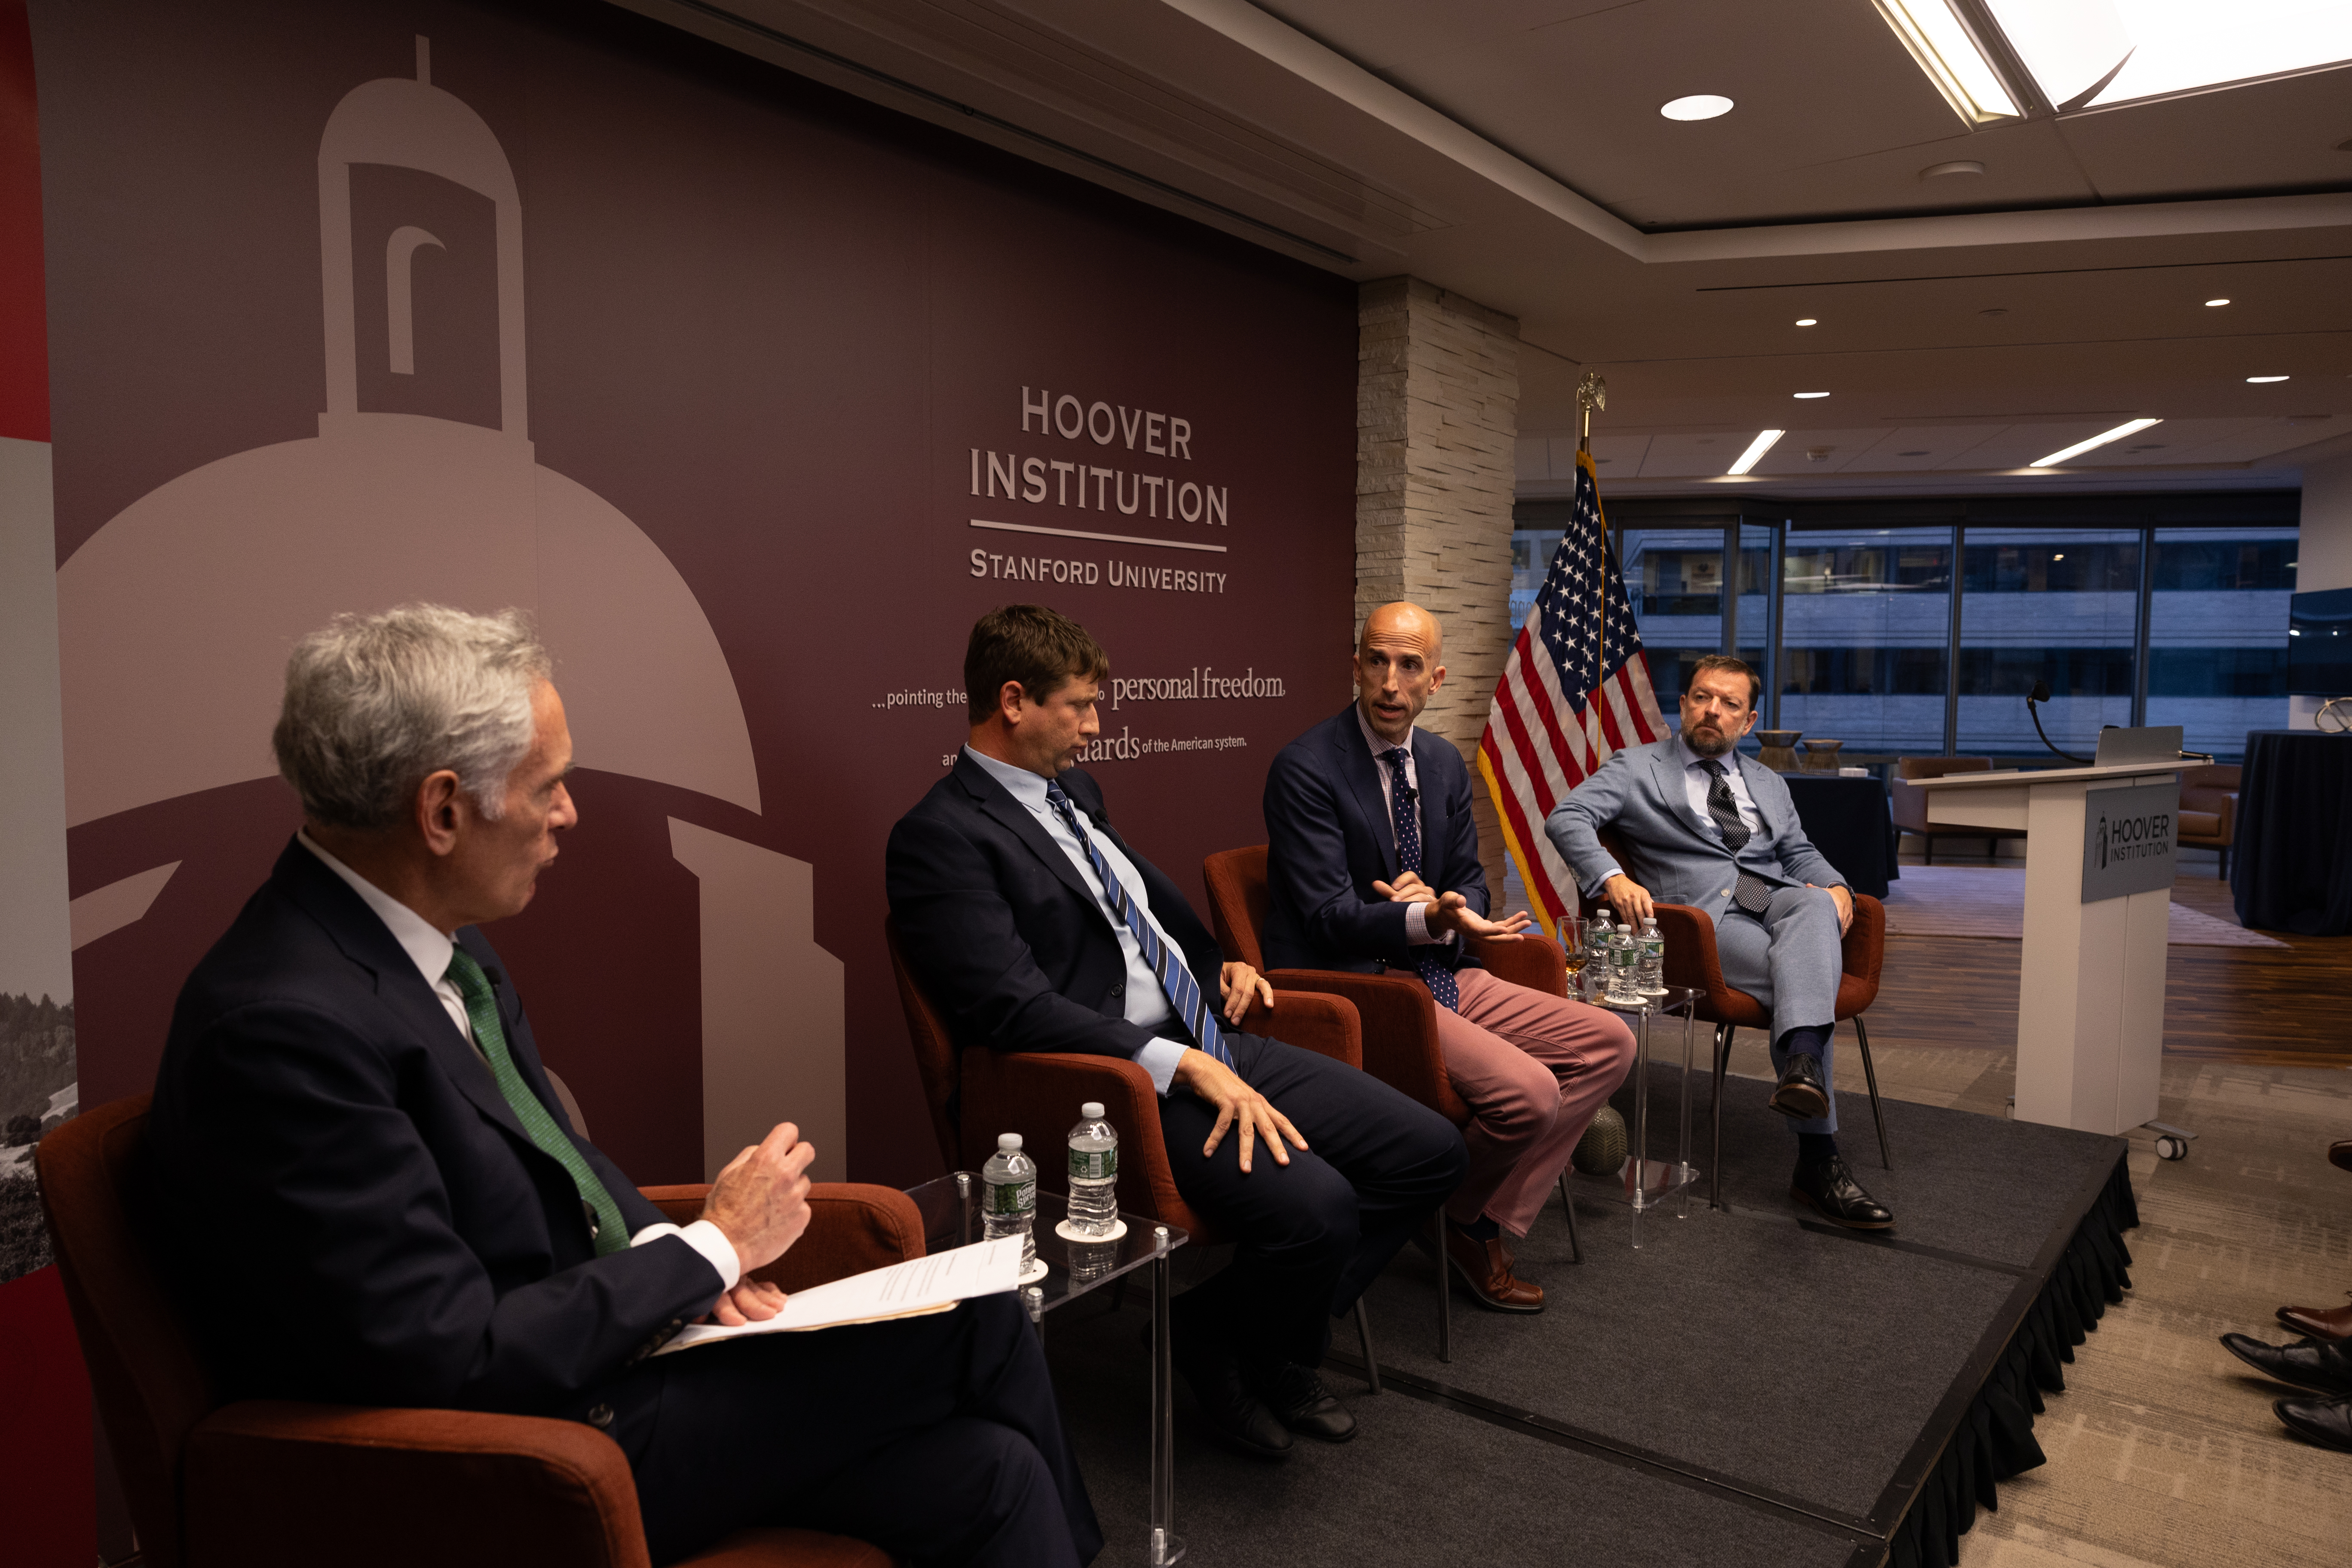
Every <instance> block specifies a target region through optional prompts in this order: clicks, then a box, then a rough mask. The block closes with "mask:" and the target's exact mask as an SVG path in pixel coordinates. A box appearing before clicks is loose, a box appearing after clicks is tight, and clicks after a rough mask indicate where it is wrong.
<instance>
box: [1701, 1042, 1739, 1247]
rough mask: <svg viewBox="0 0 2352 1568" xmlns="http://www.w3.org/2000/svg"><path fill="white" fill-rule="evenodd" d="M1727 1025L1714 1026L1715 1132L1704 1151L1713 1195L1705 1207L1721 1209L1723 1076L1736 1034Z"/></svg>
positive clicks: (1728, 1063) (1728, 1065)
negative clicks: (1732, 1038)
mask: <svg viewBox="0 0 2352 1568" xmlns="http://www.w3.org/2000/svg"><path fill="white" fill-rule="evenodd" d="M1735 1034H1738V1030H1736V1029H1734V1028H1733V1027H1732V1026H1730V1025H1728V1024H1717V1026H1715V1103H1714V1106H1713V1108H1712V1109H1713V1113H1714V1117H1715V1131H1714V1133H1713V1135H1712V1138H1711V1140H1710V1142H1708V1144H1707V1150H1706V1167H1707V1180H1708V1182H1709V1184H1710V1189H1709V1190H1710V1191H1711V1193H1712V1194H1713V1195H1712V1196H1710V1197H1709V1198H1708V1199H1707V1200H1706V1206H1707V1207H1709V1208H1715V1209H1719V1208H1721V1207H1723V1075H1724V1072H1725V1069H1727V1068H1729V1067H1730V1066H1731V1037H1732V1036H1734V1035H1735Z"/></svg>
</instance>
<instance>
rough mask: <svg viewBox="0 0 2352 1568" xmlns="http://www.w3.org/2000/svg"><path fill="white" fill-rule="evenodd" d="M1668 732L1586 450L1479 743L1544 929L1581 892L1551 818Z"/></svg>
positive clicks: (1490, 789) (1489, 786)
mask: <svg viewBox="0 0 2352 1568" xmlns="http://www.w3.org/2000/svg"><path fill="white" fill-rule="evenodd" d="M1604 636H1605V652H1604ZM1604 658H1605V662H1604ZM1665 733H1666V721H1665V719H1664V716H1663V715H1662V714H1660V713H1659V711H1658V700H1657V696H1656V694H1655V693H1654V691H1652V690H1651V688H1650V663H1649V660H1648V658H1646V657H1645V656H1644V655H1643V652H1642V633H1641V631H1640V629H1639V628H1638V627H1636V626H1634V624H1633V605H1630V604H1628V603H1627V602H1626V600H1625V584H1624V581H1623V579H1622V577H1620V576H1619V574H1618V573H1617V571H1616V569H1615V564H1614V563H1612V561H1611V560H1610V557H1609V531H1608V525H1607V524H1606V523H1604V522H1603V521H1601V493H1600V489H1599V487H1598V486H1597V485H1596V484H1595V482H1594V478H1593V472H1592V459H1591V457H1589V456H1587V455H1586V454H1584V453H1582V452H1579V453H1578V454H1577V455H1576V503H1575V506H1574V508H1573V509H1572V511H1571V514H1570V521H1569V525H1568V531H1567V532H1566V533H1564V534H1563V535H1561V537H1560V542H1559V552H1557V553H1556V554H1554V555H1553V556H1552V558H1551V570H1550V571H1549V573H1547V574H1545V576H1544V584H1543V587H1542V588H1541V589H1540V590H1539V591H1538V593H1537V595H1536V602H1535V605H1534V607H1533V608H1532V609H1530V610H1529V611H1528V618H1527V622H1526V624H1525V625H1523V626H1520V628H1519V636H1518V640H1517V642H1515V643H1513V644H1512V645H1511V657H1510V658H1509V660H1508V661H1507V662H1506V663H1505V664H1504V666H1503V679H1502V680H1501V681H1500V682H1498V683H1497V684H1496V687H1495V702H1494V706H1493V707H1492V708H1491V709H1490V710H1488V711H1487V714H1486V734H1485V735H1483V736H1482V737H1480V739H1479V742H1478V773H1479V775H1480V776H1481V777H1483V778H1484V779H1485V780H1486V792H1487V794H1489V795H1492V796H1493V797H1494V801H1495V810H1496V814H1497V815H1498V816H1501V817H1502V819H1503V841H1504V843H1505V844H1506V845H1507V846H1508V847H1509V849H1510V852H1511V859H1512V860H1513V861H1514V862H1515V863H1516V864H1517V866H1518V868H1519V880H1520V881H1521V882H1522V883H1524V884H1526V887H1527V890H1528V905H1529V907H1530V908H1531V909H1532V910H1534V913H1535V917H1536V920H1537V921H1538V923H1539V924H1540V925H1541V926H1542V927H1543V929H1544V930H1545V931H1547V932H1550V931H1554V929H1555V922H1556V921H1558V919H1559V916H1560V915H1561V914H1562V913H1563V912H1565V911H1568V910H1573V909H1574V908H1575V907H1576V901H1577V898H1576V878H1575V875H1574V874H1573V873H1572V872H1570V870H1569V868H1568V865H1567V863H1566V862H1565V861H1563V860H1561V859H1560V858H1559V850H1557V849H1555V848H1553V847H1552V844H1551V840H1550V839H1549V838H1547V837H1544V830H1543V825H1544V818H1545V817H1546V816H1549V814H1550V812H1551V808H1552V807H1553V806H1555V805H1559V801H1560V798H1561V797H1562V796H1563V795H1567V794H1568V792H1569V791H1570V790H1572V789H1574V788H1575V787H1576V786H1577V785H1578V784H1581V783H1582V782H1583V781H1584V780H1585V779H1586V778H1588V777H1589V776H1591V773H1592V771H1593V770H1594V769H1595V768H1598V767H1599V766H1600V765H1601V763H1604V762H1607V761H1608V760H1609V758H1610V756H1611V755H1612V753H1613V752H1616V751H1618V750H1619V749H1620V748H1622V747H1625V746H1632V745H1639V744H1641V743H1642V742H1647V741H1654V740H1657V739H1659V738H1660V737H1661V736H1663V735H1664V734H1665Z"/></svg>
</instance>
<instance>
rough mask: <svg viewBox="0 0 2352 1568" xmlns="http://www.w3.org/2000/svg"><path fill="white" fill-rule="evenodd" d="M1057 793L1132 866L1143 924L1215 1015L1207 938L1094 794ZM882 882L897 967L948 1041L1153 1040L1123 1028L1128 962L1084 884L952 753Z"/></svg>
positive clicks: (1026, 1044) (899, 837) (1078, 1044)
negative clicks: (1183, 967)
mask: <svg viewBox="0 0 2352 1568" xmlns="http://www.w3.org/2000/svg"><path fill="white" fill-rule="evenodd" d="M1061 785H1062V790H1063V793H1065V794H1066V795H1068V796H1069V797H1070V804H1071V805H1075V806H1076V807H1077V808H1078V810H1079V811H1081V812H1083V813H1084V814H1085V815H1086V817H1087V832H1088V833H1090V834H1093V835H1096V836H1097V837H1103V838H1107V839H1108V840H1109V841H1110V842H1111V843H1113V844H1116V845H1117V846H1118V849H1119V853H1121V854H1122V855H1125V856H1126V857H1127V858H1129V860H1131V861H1133V862H1134V864H1135V868H1136V870H1137V872H1138V873H1139V874H1140V875H1141V877H1142V879H1143V885H1144V890H1145V893H1146V895H1147V896H1148V898H1149V900H1150V905H1151V913H1152V916H1153V918H1154V919H1156V920H1157V921H1159V922H1160V930H1162V931H1166V932H1167V933H1168V934H1169V935H1170V936H1171V938H1173V939H1174V940H1175V942H1176V945H1177V946H1178V947H1180V948H1181V949H1182V950H1183V953H1184V962H1185V963H1187V964H1188V965H1189V966H1190V967H1191V968H1192V977H1193V979H1194V980H1195V981H1197V982H1198V983H1199V984H1200V987H1201V994H1202V996H1203V997H1205V998H1207V999H1208V1002H1209V1005H1211V1006H1215V1005H1216V1003H1217V996H1218V987H1219V984H1220V983H1221V982H1220V973H1221V971H1222V970H1223V966H1224V955H1223V953H1222V952H1220V951H1219V950H1218V947H1217V942H1216V938H1214V937H1213V936H1211V935H1210V934H1209V930H1208V928H1207V927H1206V926H1204V925H1202V923H1201V918H1200V916H1198V915H1196V914H1194V913H1193V912H1192V905H1191V904H1190V903H1188V902H1187V901H1186V900H1185V898H1184V895H1183V894H1182V893H1181V892H1180V891H1179V890H1178V889H1177V887H1176V884H1175V883H1173V882H1171V881H1170V880H1169V879H1167V878H1166V877H1164V876H1162V875H1161V874H1160V870H1159V869H1158V868H1156V867H1154V866H1153V865H1152V864H1151V862H1150V861H1149V860H1146V859H1145V858H1143V857H1142V856H1140V855H1139V854H1137V853H1136V852H1135V850H1134V848H1133V847H1130V846H1129V844H1128V842H1127V840H1125V839H1124V838H1121V837H1119V836H1118V829H1117V828H1115V827H1113V826H1111V825H1110V817H1109V815H1108V813H1107V812H1106V811H1105V810H1104V808H1103V798H1102V788H1101V786H1100V785H1098V784H1096V783H1095V781H1094V780H1093V779H1091V778H1089V777H1088V776H1087V773H1085V772H1084V771H1083V770H1082V769H1078V768H1072V769H1070V770H1069V771H1068V772H1067V773H1064V774H1062V776H1061ZM886 877H887V883H888V887H889V893H890V918H891V920H892V921H895V922H896V923H897V925H898V940H899V944H900V946H901V947H902V948H903V949H904V951H905V952H906V955H907V963H908V964H909V965H911V966H912V967H913V969H914V971H915V973H916V975H917V977H918V978H919V979H920V980H921V981H922V984H923V990H924V992H925V994H928V995H929V997H930V998H931V1001H932V1004H933V1005H935V1006H937V1007H938V1008H939V1009H940V1012H941V1013H942V1014H944V1015H945V1016H946V1017H947V1021H948V1027H949V1029H950V1031H951V1032H952V1033H953V1035H954V1037H955V1040H956V1043H957V1044H958V1045H959V1046H988V1047H994V1048H996V1049H999V1050H1007V1051H1082V1052H1085V1053H1087V1054H1088V1055H1092V1056H1103V1057H1125V1058H1129V1060H1132V1059H1133V1058H1134V1057H1135V1054H1136V1053H1137V1052H1138V1051H1140V1050H1141V1049H1142V1048H1143V1047H1144V1046H1145V1044H1146V1043H1147V1042H1149V1041H1150V1039H1151V1035H1150V1032H1149V1031H1147V1030H1145V1029H1143V1028H1141V1027H1139V1026H1136V1025H1134V1024H1130V1023H1129V1022H1128V1021H1127V958H1126V955H1125V954H1124V952H1122V951H1121V950H1120V947H1119V943H1118V936H1117V935H1115V934H1114V933H1113V931H1111V925H1110V917H1109V916H1108V915H1106V914H1105V913H1104V912H1103V909H1102V906H1101V904H1100V903H1098V902H1097V900H1096V898H1095V892H1094V888H1093V885H1092V883H1091V881H1090V880H1089V879H1087V877H1085V876H1082V875H1081V874H1080V873H1079V871H1078V868H1077V867H1076V865H1074V864H1072V863H1071V860H1070V858H1069V857H1068V856H1067V855H1066V854H1064V853H1063V852H1062V847H1061V846H1060V845H1058V844H1055V842H1054V840H1053V839H1052V837H1049V836H1048V835H1047V834H1046V832H1045V828H1044V827H1042V826H1039V825H1038V822H1037V819H1036V818H1035V817H1034V816H1030V815H1029V812H1028V809H1027V808H1026V807H1024V805H1022V804H1021V803H1020V802H1019V801H1017V800H1014V799H1013V795H1012V794H1011V792H1009V791H1007V790H1006V789H1005V787H1004V786H1003V784H998V783H997V782H996V781H995V780H994V779H992V778H991V777H989V776H988V770H986V769H985V768H982V766H981V765H980V764H979V763H975V762H973V761H972V760H971V758H970V757H967V756H964V755H962V754H961V752H959V753H958V755H957V757H956V761H955V767H954V768H953V769H952V770H951V771H950V773H948V776H947V777H945V778H943V779H941V780H940V782H939V783H937V784H933V785H932V786H931V789H930V793H929V794H928V795H924V796H923V798H922V799H921V800H920V801H919V802H917V803H916V805H915V807H914V809H913V810H911V811H909V812H908V813H907V815H906V816H902V817H900V818H899V819H898V826H896V827H893V828H892V829H891V830H890V845H889V849H888V852H887V863H886Z"/></svg>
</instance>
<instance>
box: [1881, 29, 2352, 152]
mask: <svg viewBox="0 0 2352 1568" xmlns="http://www.w3.org/2000/svg"><path fill="white" fill-rule="evenodd" d="M1875 3H1876V5H1877V6H1878V9H1879V14H1880V15H1881V16H1885V18H1886V22H1887V25H1888V26H1890V27H1892V28H1894V29H1895V36H1896V37H1899V38H1901V39H1902V40H1903V43H1904V47H1906V48H1908V49H1909V50H1910V51H1911V57H1912V58H1914V59H1916V60H1917V61H1918V62H1919V68H1920V69H1921V70H1923V71H1925V72H1926V73H1927V79H1928V80H1930V81H1931V82H1933V83H1934V84H1935V85H1936V89H1937V91H1939V92H1941V93H1942V94H1943V95H1944V98H1945V100H1946V101H1948V103H1950V104H1951V106H1952V108H1953V110H1955V111H1956V112H1957V113H1958V115H1959V117H1960V119H1961V120H1962V121H1965V122H1966V123H1967V124H1969V126H1970V127H1975V126H1979V125H1982V124H1985V123H1986V122H1988V121H1994V120H2000V119H2005V118H2011V117H2014V116H2016V115H2019V114H2021V113H2025V112H2028V111H2031V112H2034V113H2048V112H2050V111H2052V110H2055V111H2056V112H2058V113H2060V114H2065V113H2069V112H2072V111H2074V110H2082V109H2104V108H2107V107H2109V106H2111V105H2114V104H2118V103H2132V102H2137V101H2139V100H2146V99H2152V98H2167V97H2173V96H2177V95H2179V94H2182V93H2189V92H2199V91H2202V90H2204V89H2207V88H2214V87H2221V86H2224V85H2227V84H2230V83H2235V82H2249V81H2259V80H2262V79H2265V78H2270V77H2280V76H2292V75H2294V74H2296V73H2299V72H2303V71H2310V70H2317V69H2320V68H2325V67H2327V66H2332V65H2342V64H2346V63H2347V62H2352V5H2345V4H2343V0H2230V4H2229V5H2228V6H2226V7H2223V6H2220V5H2215V4H2214V3H2213V0H1875ZM2020 73H2022V74H2020ZM2021 105H2022V107H2020V106H2021Z"/></svg>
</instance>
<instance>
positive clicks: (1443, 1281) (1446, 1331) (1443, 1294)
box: [1429, 1209, 1454, 1361]
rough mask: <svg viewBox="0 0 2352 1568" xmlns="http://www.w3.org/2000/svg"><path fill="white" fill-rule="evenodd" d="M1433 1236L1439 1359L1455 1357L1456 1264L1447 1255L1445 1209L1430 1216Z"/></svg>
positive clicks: (1431, 1234) (1444, 1359)
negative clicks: (1435, 1265)
mask: <svg viewBox="0 0 2352 1568" xmlns="http://www.w3.org/2000/svg"><path fill="white" fill-rule="evenodd" d="M1429 1228H1430V1236H1431V1237H1432V1238H1433V1240H1434V1241H1435V1242H1436V1243H1437V1359H1438V1360H1440V1361H1452V1360H1453V1359H1454V1274H1453V1268H1454V1265H1453V1264H1452V1263H1451V1262H1450V1261H1449V1260H1448V1259H1447V1258H1446V1256H1445V1211H1444V1209H1439V1210H1438V1211H1437V1212H1436V1213H1435V1214H1433V1215H1430V1216H1429Z"/></svg>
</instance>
